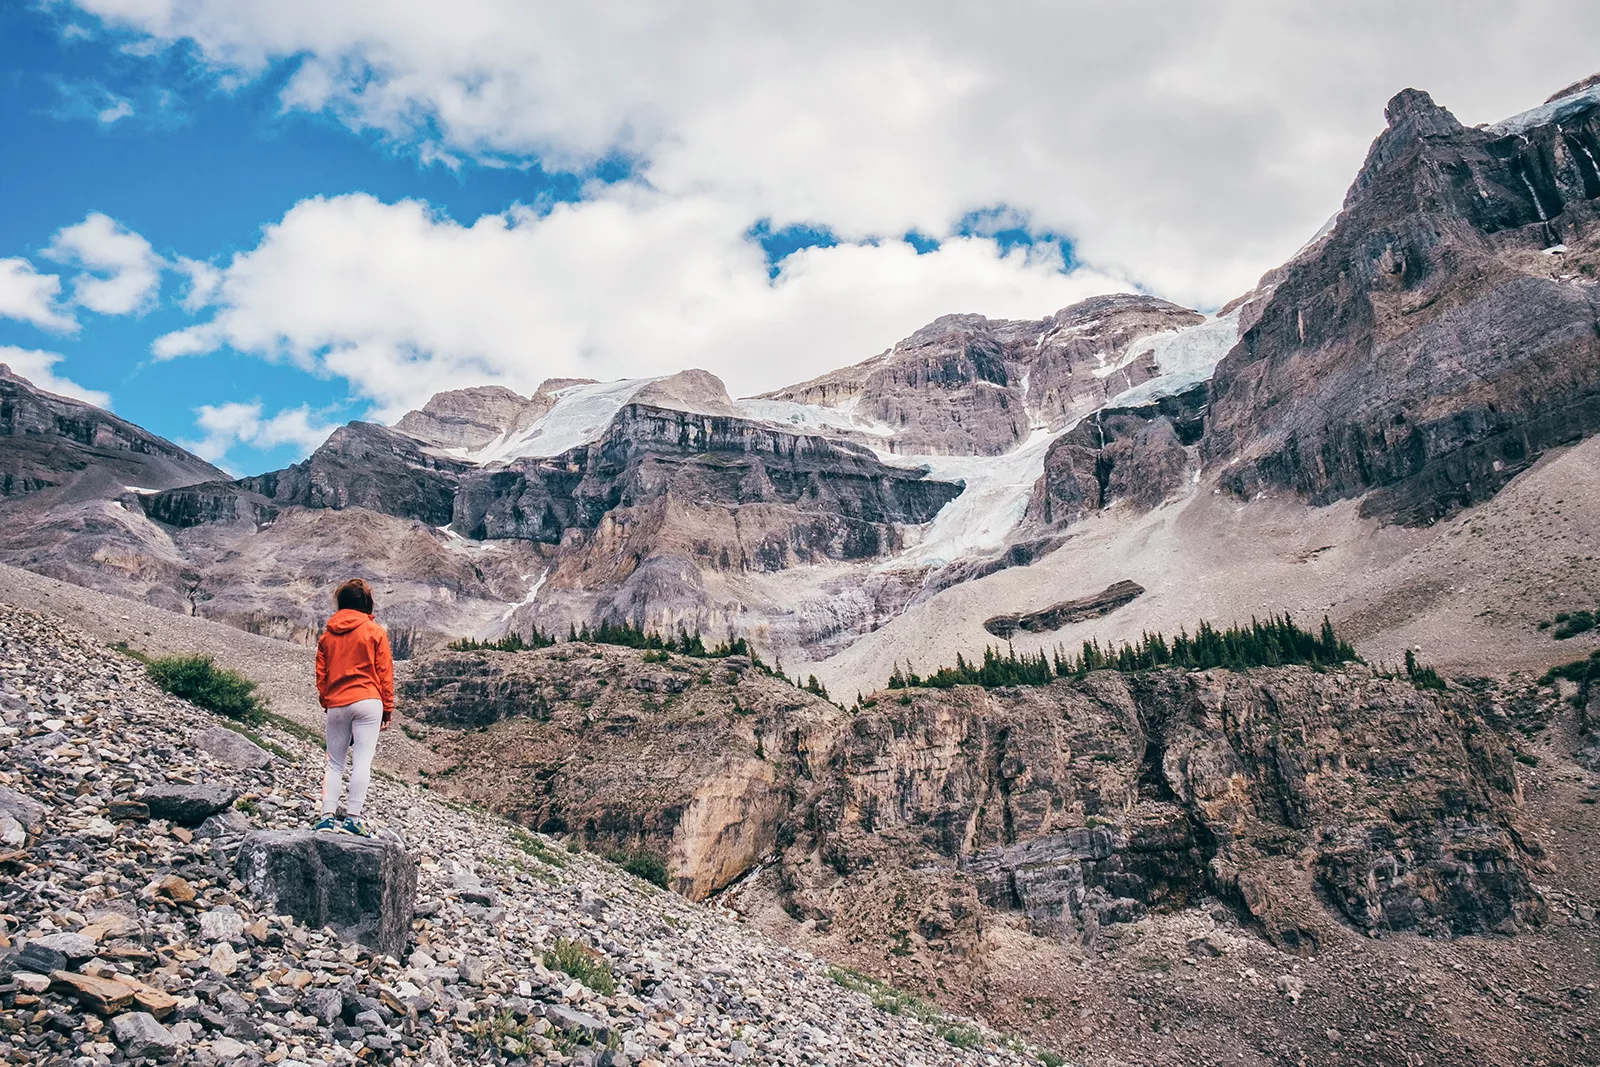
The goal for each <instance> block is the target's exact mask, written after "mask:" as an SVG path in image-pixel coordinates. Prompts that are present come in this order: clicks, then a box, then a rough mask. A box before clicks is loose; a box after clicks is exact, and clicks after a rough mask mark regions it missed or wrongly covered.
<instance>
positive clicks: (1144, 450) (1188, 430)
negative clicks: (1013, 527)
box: [1028, 385, 1206, 527]
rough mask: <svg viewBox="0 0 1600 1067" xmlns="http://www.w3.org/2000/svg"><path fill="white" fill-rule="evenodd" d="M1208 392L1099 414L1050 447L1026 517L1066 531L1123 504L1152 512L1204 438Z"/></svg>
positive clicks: (1173, 489)
mask: <svg viewBox="0 0 1600 1067" xmlns="http://www.w3.org/2000/svg"><path fill="white" fill-rule="evenodd" d="M1205 405H1206V387H1205V386H1204V385H1197V386H1195V387H1193V388H1191V389H1187V390H1185V391H1184V392H1182V393H1180V394H1179V395H1177V396H1173V397H1165V398H1163V399H1161V400H1158V401H1156V402H1155V403H1153V404H1147V405H1143V406H1140V407H1134V408H1111V409H1109V410H1106V411H1102V412H1097V413H1096V414H1095V415H1094V416H1093V417H1091V418H1088V419H1085V420H1084V421H1083V422H1081V423H1079V424H1078V425H1077V426H1076V427H1074V428H1073V429H1072V430H1070V431H1068V432H1067V433H1065V434H1063V435H1062V436H1061V438H1060V439H1059V440H1057V441H1056V442H1055V443H1054V444H1052V445H1051V446H1050V451H1049V452H1048V453H1047V454H1046V455H1045V461H1044V474H1043V475H1041V476H1040V478H1039V481H1038V482H1037V483H1036V484H1035V485H1034V487H1033V494H1032V496H1031V497H1030V498H1029V501H1028V517H1029V518H1030V519H1032V520H1034V521H1035V522H1039V523H1044V524H1046V525H1050V526H1055V527H1064V526H1068V525H1071V524H1072V523H1074V522H1077V521H1079V520H1081V519H1082V518H1083V517H1084V516H1086V515H1089V514H1091V513H1093V512H1096V511H1099V510H1100V509H1101V508H1104V507H1106V506H1107V505H1109V504H1112V503H1115V502H1117V501H1126V502H1127V504H1128V505H1129V506H1130V507H1132V508H1135V509H1137V510H1138V511H1141V512H1143V511H1148V510H1150V509H1151V508H1153V507H1156V506H1157V505H1159V504H1161V503H1163V502H1164V501H1166V500H1167V499H1169V498H1171V497H1172V496H1174V495H1175V494H1176V493H1177V492H1178V491H1179V489H1180V488H1181V487H1182V485H1183V482H1184V475H1185V474H1186V473H1188V471H1189V470H1190V455H1189V449H1190V447H1191V446H1192V445H1194V444H1195V443H1196V442H1198V441H1199V439H1200V433H1201V429H1202V426H1203V419H1204V417H1205Z"/></svg>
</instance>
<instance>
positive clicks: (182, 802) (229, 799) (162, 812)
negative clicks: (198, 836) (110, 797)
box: [139, 782, 239, 827]
mask: <svg viewBox="0 0 1600 1067" xmlns="http://www.w3.org/2000/svg"><path fill="white" fill-rule="evenodd" d="M238 798H239V790H238V789H236V788H234V787H233V786H231V785H228V784H226V783H222V782H213V783H207V784H206V785H157V786H151V787H150V788H149V789H146V790H145V791H144V792H143V793H141V794H140V795H139V799H140V800H142V801H144V802H145V803H146V804H148V805H149V806H150V815H151V817H152V818H156V819H167V820H169V821H171V822H175V823H177V824H178V825H179V826H191V827H192V826H199V825H200V824H201V823H203V822H205V821H206V819H207V818H209V817H210V816H212V815H215V814H216V813H217V812H219V811H221V810H222V809H224V808H226V807H227V806H228V805H229V804H232V803H233V802H234V801H235V800H237V799H238Z"/></svg>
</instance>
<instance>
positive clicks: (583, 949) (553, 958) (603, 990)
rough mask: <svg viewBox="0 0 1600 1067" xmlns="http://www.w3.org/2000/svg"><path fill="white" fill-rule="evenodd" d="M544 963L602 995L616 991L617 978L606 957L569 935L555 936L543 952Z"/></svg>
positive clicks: (606, 995) (607, 995) (608, 994)
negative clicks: (552, 943) (553, 943)
mask: <svg viewBox="0 0 1600 1067" xmlns="http://www.w3.org/2000/svg"><path fill="white" fill-rule="evenodd" d="M544 965H545V966H546V967H548V968H550V969H551V970H552V971H563V972H565V973H567V974H569V975H571V976H572V977H574V978H576V979H577V980H578V981H580V982H582V983H583V984H584V985H586V986H588V987H589V988H590V989H592V990H594V991H595V992H596V993H599V994H600V995H601V996H603V997H609V996H611V995H612V994H613V993H615V992H616V991H617V979H616V977H615V976H613V975H612V973H611V966H610V964H608V963H606V958H605V957H604V956H602V955H600V953H598V952H596V951H595V950H594V949H592V948H590V947H589V946H588V945H585V944H584V943H583V942H581V941H574V940H573V939H572V938H570V937H558V938H556V943H555V945H554V946H553V947H552V948H550V949H548V950H547V951H546V952H545V954H544Z"/></svg>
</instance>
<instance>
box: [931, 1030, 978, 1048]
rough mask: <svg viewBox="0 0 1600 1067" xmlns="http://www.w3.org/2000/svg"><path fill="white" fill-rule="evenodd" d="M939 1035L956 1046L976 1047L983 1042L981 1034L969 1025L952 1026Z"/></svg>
mask: <svg viewBox="0 0 1600 1067" xmlns="http://www.w3.org/2000/svg"><path fill="white" fill-rule="evenodd" d="M939 1036H940V1037H943V1038H944V1039H945V1040H946V1041H948V1042H950V1044H952V1045H954V1046H955V1047H956V1048H978V1047H979V1046H981V1045H982V1044H983V1035H982V1034H980V1033H978V1031H977V1030H976V1029H975V1028H973V1027H971V1026H952V1027H949V1028H947V1029H946V1030H945V1031H944V1033H942V1034H940V1035H939Z"/></svg>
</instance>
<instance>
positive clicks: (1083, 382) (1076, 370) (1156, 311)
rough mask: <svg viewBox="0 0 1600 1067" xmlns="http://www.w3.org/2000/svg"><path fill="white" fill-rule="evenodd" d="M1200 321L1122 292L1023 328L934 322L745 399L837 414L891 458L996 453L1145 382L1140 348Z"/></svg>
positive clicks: (1145, 352)
mask: <svg viewBox="0 0 1600 1067" xmlns="http://www.w3.org/2000/svg"><path fill="white" fill-rule="evenodd" d="M1202 321H1204V317H1203V316H1201V315H1200V314H1198V313H1197V312H1194V311H1190V310H1189V309H1187V308H1182V307H1179V306H1177V305H1176V304H1170V303H1168V302H1167V301H1165V300H1158V299H1155V298H1154V297H1148V296H1139V295H1132V294H1118V295H1112V296H1102V297H1095V298H1094V299H1091V300H1085V301H1083V302H1081V303H1078V304H1074V305H1072V306H1071V307H1069V308H1063V309H1062V310H1060V311H1058V312H1056V313H1055V314H1054V315H1051V316H1049V317H1047V318H1043V319H1038V320H1033V321H1009V320H997V319H987V318H984V317H983V316H982V315H946V316H944V317H942V318H939V319H936V320H934V321H933V322H932V323H929V324H928V325H927V326H924V327H923V328H922V329H920V330H918V331H917V332H916V333H914V334H912V335H911V336H910V337H908V338H906V339H905V340H903V341H901V342H899V343H898V344H896V345H895V346H894V347H893V348H891V349H889V350H888V351H887V352H885V353H883V354H882V355H879V356H876V357H874V358H873V359H870V360H867V361H866V362H864V363H859V364H856V365H855V366H853V367H846V368H844V369H843V370H838V371H833V372H831V373H829V374H825V375H822V376H821V377H819V378H813V379H812V380H810V381H807V382H802V383H800V384H798V385H793V386H790V387H788V388H786V389H780V390H778V391H776V392H772V393H768V394H765V395H763V396H761V397H758V398H757V400H758V401H771V402H779V403H780V404H781V403H789V404H800V405H808V406H815V407H820V408H824V409H831V410H842V411H845V412H848V414H849V417H850V421H851V422H852V423H857V424H859V429H860V430H861V431H864V432H865V433H867V434H869V435H872V434H875V435H878V436H881V437H882V438H884V444H885V446H886V447H887V448H888V450H890V451H894V452H902V453H908V454H911V455H925V454H958V455H980V456H994V455H1000V454H1002V453H1005V452H1009V451H1011V450H1012V449H1013V448H1015V447H1016V446H1017V445H1018V444H1020V443H1021V442H1022V441H1024V440H1025V439H1026V438H1027V437H1028V435H1029V433H1030V432H1031V431H1032V430H1034V429H1035V428H1045V429H1050V430H1059V429H1061V428H1063V427H1064V426H1066V425H1070V424H1071V423H1072V422H1075V421H1077V419H1078V418H1080V417H1082V416H1083V415H1084V414H1086V413H1087V412H1089V411H1092V410H1093V409H1094V408H1095V407H1097V406H1099V405H1100V404H1102V403H1104V402H1105V401H1106V400H1108V399H1109V398H1111V397H1113V396H1115V395H1116V394H1118V393H1120V392H1122V391H1124V390H1127V389H1131V388H1133V387H1134V386H1136V385H1139V384H1141V383H1143V382H1145V381H1148V380H1149V379H1150V378H1152V377H1154V376H1155V375H1156V374H1157V373H1158V372H1159V368H1158V366H1157V365H1156V361H1154V360H1152V359H1150V358H1148V357H1149V356H1150V354H1151V349H1150V347H1149V346H1148V345H1141V344H1140V342H1141V341H1142V340H1143V339H1144V338H1147V337H1150V336H1153V335H1156V334H1160V333H1163V332H1168V331H1173V330H1178V329H1181V328H1183V327H1186V326H1194V325H1197V324H1199V323H1200V322H1202ZM755 409H756V410H761V408H760V407H759V405H757V407H756V408H755ZM770 414H772V415H775V416H777V417H782V415H783V412H782V409H781V407H774V408H773V409H772V410H771V411H770Z"/></svg>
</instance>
